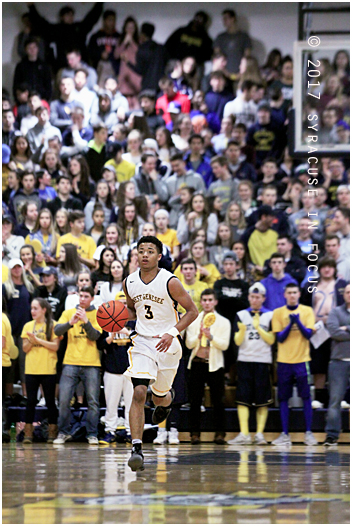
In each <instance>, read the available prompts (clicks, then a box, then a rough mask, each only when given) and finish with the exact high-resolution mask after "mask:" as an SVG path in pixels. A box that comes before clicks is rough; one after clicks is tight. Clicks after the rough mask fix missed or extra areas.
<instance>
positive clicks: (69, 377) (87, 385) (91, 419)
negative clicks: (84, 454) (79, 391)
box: [58, 365, 100, 437]
mask: <svg viewBox="0 0 352 526" xmlns="http://www.w3.org/2000/svg"><path fill="white" fill-rule="evenodd" d="M80 380H82V382H83V386H84V391H85V393H86V397H87V402H88V412H87V437H89V436H98V424H99V416H100V414H99V393H100V367H92V366H87V365H85V366H80V365H64V368H63V371H62V375H61V378H60V408H59V421H58V425H59V432H60V433H64V434H65V435H69V434H70V428H71V426H70V422H71V408H70V402H71V399H72V396H73V393H74V391H75V388H76V386H77V385H78V383H79V381H80Z"/></svg>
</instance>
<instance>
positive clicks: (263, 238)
mask: <svg viewBox="0 0 352 526" xmlns="http://www.w3.org/2000/svg"><path fill="white" fill-rule="evenodd" d="M277 238H278V233H277V232H275V230H272V229H271V228H269V229H268V230H267V231H266V232H260V231H259V230H257V229H255V230H254V231H253V233H252V234H251V236H250V238H249V240H248V251H249V255H250V258H251V261H252V262H253V263H254V264H255V265H259V266H260V267H263V266H264V263H265V261H266V260H267V259H269V258H270V256H271V254H274V252H276V248H277V245H276V241H277Z"/></svg>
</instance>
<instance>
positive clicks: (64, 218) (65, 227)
mask: <svg viewBox="0 0 352 526" xmlns="http://www.w3.org/2000/svg"><path fill="white" fill-rule="evenodd" d="M68 214H69V212H68V210H67V209H66V208H59V210H58V211H57V212H56V214H55V221H54V230H55V232H56V234H58V235H59V236H63V235H64V234H68V233H69V231H70V225H69V223H68Z"/></svg>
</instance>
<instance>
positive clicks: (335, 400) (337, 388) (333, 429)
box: [325, 360, 350, 439]
mask: <svg viewBox="0 0 352 526" xmlns="http://www.w3.org/2000/svg"><path fill="white" fill-rule="evenodd" d="M328 378H329V397H330V399H329V409H328V416H327V422H326V426H325V432H326V434H327V436H329V437H331V438H336V439H337V438H339V434H340V431H341V402H342V400H343V397H344V396H345V392H346V389H347V386H348V381H349V378H350V362H344V361H343V360H331V361H330V362H329V369H328Z"/></svg>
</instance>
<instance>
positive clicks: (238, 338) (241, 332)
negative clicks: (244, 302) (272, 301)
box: [234, 314, 247, 347]
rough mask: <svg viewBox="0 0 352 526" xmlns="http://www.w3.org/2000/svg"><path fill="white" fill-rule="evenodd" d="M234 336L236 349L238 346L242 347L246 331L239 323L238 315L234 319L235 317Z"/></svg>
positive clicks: (242, 324) (243, 325)
mask: <svg viewBox="0 0 352 526" xmlns="http://www.w3.org/2000/svg"><path fill="white" fill-rule="evenodd" d="M234 325H235V331H234V332H235V335H234V340H235V344H236V345H237V347H239V346H240V345H242V343H243V340H244V338H245V336H246V330H247V327H246V325H245V324H244V323H242V322H241V320H240V318H239V317H238V315H237V314H236V317H235V324H234Z"/></svg>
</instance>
